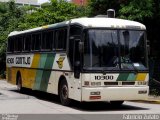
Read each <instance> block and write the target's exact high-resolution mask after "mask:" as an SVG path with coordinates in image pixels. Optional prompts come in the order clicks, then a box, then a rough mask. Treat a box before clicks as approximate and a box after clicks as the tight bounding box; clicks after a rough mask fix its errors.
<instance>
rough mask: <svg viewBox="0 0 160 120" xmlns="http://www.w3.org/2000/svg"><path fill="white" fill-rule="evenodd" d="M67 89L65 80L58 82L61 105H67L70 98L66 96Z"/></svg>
mask: <svg viewBox="0 0 160 120" xmlns="http://www.w3.org/2000/svg"><path fill="white" fill-rule="evenodd" d="M68 94H69V90H68V85H67V82H66V81H64V80H63V81H62V82H61V83H60V88H59V97H60V101H61V103H62V105H64V106H68V105H69V104H70V101H71V100H70V99H69V98H68Z"/></svg>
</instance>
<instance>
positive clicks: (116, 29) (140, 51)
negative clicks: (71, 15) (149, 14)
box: [6, 17, 149, 105]
mask: <svg viewBox="0 0 160 120" xmlns="http://www.w3.org/2000/svg"><path fill="white" fill-rule="evenodd" d="M146 40H147V39H146V27H145V26H144V25H143V24H141V23H138V22H135V21H129V20H123V19H117V18H105V17H100V18H99V17H95V18H77V19H72V20H69V21H65V22H61V23H57V24H52V25H47V26H43V27H38V28H34V29H29V30H25V31H14V32H11V33H10V34H9V36H8V48H7V58H6V63H7V80H8V82H9V83H12V84H15V85H17V86H18V89H19V90H21V89H22V88H30V89H32V90H39V91H44V92H48V93H52V94H56V95H59V96H60V100H61V103H62V104H63V105H68V104H69V103H70V100H76V101H86V102H93V101H110V102H111V103H113V104H117V105H120V104H122V103H123V101H125V100H142V99H146V98H147V96H148V92H149V86H148V79H149V75H148V65H147V48H146V46H147V45H146Z"/></svg>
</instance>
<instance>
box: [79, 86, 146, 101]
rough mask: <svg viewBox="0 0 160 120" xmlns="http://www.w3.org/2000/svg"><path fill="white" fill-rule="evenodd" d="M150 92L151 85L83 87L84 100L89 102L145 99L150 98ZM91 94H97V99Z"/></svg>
mask: <svg viewBox="0 0 160 120" xmlns="http://www.w3.org/2000/svg"><path fill="white" fill-rule="evenodd" d="M91 92H97V93H99V92H100V94H99V95H91ZM148 93H149V86H141V87H140V86H139V87H82V101H88V102H89V101H118V100H122V101H124V100H144V99H147V98H148ZM91 96H95V98H96V99H91ZM96 96H97V97H96ZM98 96H99V97H98ZM92 98H93V97H92Z"/></svg>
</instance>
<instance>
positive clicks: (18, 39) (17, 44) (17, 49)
mask: <svg viewBox="0 0 160 120" xmlns="http://www.w3.org/2000/svg"><path fill="white" fill-rule="evenodd" d="M22 44H23V39H22V37H21V36H18V37H16V38H15V40H14V51H15V52H20V51H22V48H23V47H22V46H23V45H22Z"/></svg>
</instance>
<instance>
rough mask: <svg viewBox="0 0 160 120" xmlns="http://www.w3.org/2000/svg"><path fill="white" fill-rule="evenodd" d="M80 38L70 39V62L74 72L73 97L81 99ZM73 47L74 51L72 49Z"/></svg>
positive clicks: (72, 77)
mask: <svg viewBox="0 0 160 120" xmlns="http://www.w3.org/2000/svg"><path fill="white" fill-rule="evenodd" d="M79 42H80V39H72V40H70V48H69V49H70V50H69V52H70V56H69V57H70V62H71V65H72V70H73V74H72V75H71V79H70V82H71V94H72V96H71V98H72V99H75V100H78V101H81V76H80V52H79ZM71 49H72V51H71Z"/></svg>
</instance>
